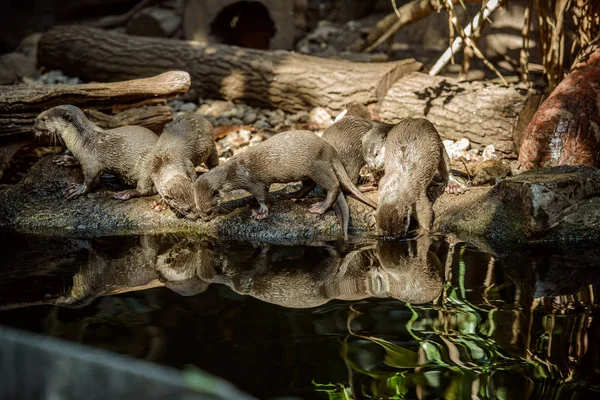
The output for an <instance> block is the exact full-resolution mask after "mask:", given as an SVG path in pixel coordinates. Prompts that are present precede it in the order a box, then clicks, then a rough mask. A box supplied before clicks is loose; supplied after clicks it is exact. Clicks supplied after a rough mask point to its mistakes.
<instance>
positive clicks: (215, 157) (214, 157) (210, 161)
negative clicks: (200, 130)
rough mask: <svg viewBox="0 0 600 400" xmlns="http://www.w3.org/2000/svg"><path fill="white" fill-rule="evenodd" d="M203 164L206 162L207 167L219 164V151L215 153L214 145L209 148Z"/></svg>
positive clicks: (211, 167) (210, 167)
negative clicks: (208, 153)
mask: <svg viewBox="0 0 600 400" xmlns="http://www.w3.org/2000/svg"><path fill="white" fill-rule="evenodd" d="M204 164H206V167H207V168H208V169H213V168H214V167H218V166H219V153H217V147H216V146H213V148H212V149H211V150H210V155H209V156H208V158H207V159H206V161H204Z"/></svg>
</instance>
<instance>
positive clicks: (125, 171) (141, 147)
mask: <svg viewBox="0 0 600 400" xmlns="http://www.w3.org/2000/svg"><path fill="white" fill-rule="evenodd" d="M35 129H36V131H37V134H38V135H41V134H47V135H51V136H52V137H54V138H60V139H61V140H62V142H63V143H64V144H65V145H66V147H67V148H68V149H69V150H70V151H71V152H72V153H73V156H74V157H75V158H76V159H77V160H78V161H79V163H80V164H81V167H82V169H83V176H84V182H83V184H81V185H78V186H73V187H71V188H69V189H67V191H66V196H65V197H66V198H67V199H74V198H77V197H79V196H81V195H83V194H85V193H88V192H89V191H90V190H91V189H92V188H93V187H94V186H95V185H96V184H97V183H98V179H99V178H100V175H101V174H103V173H109V174H113V175H116V176H118V177H120V178H121V179H122V180H123V181H124V182H125V183H127V184H129V185H137V188H136V189H135V190H129V191H124V192H121V193H116V194H115V197H117V198H123V197H119V196H120V194H123V193H127V194H130V193H136V195H137V196H149V195H152V194H155V193H156V191H155V188H154V185H153V184H152V181H151V180H150V178H149V177H146V176H145V174H144V171H147V170H148V168H149V167H148V163H149V160H150V157H149V154H150V153H151V150H152V147H153V146H154V145H155V144H156V141H157V139H158V137H157V136H156V135H155V134H154V133H153V132H152V131H151V130H149V129H146V128H144V127H141V126H124V127H120V128H116V129H107V130H104V129H101V128H99V127H98V126H96V125H95V124H94V123H92V122H91V121H89V120H88V119H87V118H86V116H85V114H84V113H83V111H81V109H79V108H77V107H75V106H72V105H64V106H57V107H52V108H50V109H49V110H46V111H44V112H42V113H41V114H40V115H39V116H38V117H37V118H36V121H35ZM129 197H133V196H128V197H127V198H129Z"/></svg>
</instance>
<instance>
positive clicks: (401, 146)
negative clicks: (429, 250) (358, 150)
mask: <svg viewBox="0 0 600 400" xmlns="http://www.w3.org/2000/svg"><path fill="white" fill-rule="evenodd" d="M436 171H439V173H440V176H441V177H442V179H443V181H444V183H445V184H446V185H447V186H448V187H450V188H451V191H452V192H455V193H458V192H461V191H462V190H464V187H463V186H462V184H460V183H459V182H458V181H456V179H454V178H453V177H452V179H451V172H450V160H449V158H448V154H447V153H446V150H445V148H444V144H443V143H442V139H441V138H440V135H439V134H438V132H437V130H436V129H435V127H434V126H433V124H432V123H431V122H429V121H428V120H426V119H424V118H407V119H404V120H402V121H400V122H399V123H398V124H397V125H396V126H395V127H394V128H393V129H392V130H391V131H390V132H389V134H388V136H387V139H386V140H385V174H384V176H383V177H382V178H381V180H380V181H379V199H380V202H379V206H378V208H377V213H376V217H375V220H376V224H377V229H378V231H379V233H381V234H383V235H398V234H399V235H406V234H407V233H408V227H409V224H410V219H411V217H416V220H417V222H418V223H419V225H420V227H421V230H423V231H428V230H429V229H431V224H432V222H433V210H432V206H431V203H430V201H429V199H428V197H427V187H428V186H429V183H430V182H431V181H432V179H433V177H434V174H435V172H436Z"/></svg>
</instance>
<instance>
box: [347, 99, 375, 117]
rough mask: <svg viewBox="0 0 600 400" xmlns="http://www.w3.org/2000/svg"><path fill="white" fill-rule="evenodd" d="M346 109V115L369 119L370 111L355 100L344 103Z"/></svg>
mask: <svg viewBox="0 0 600 400" xmlns="http://www.w3.org/2000/svg"><path fill="white" fill-rule="evenodd" d="M346 110H347V113H346V115H352V116H354V117H359V118H364V119H371V113H370V112H369V110H368V109H367V107H366V106H364V105H362V104H360V103H357V102H355V101H352V102H350V103H348V104H346Z"/></svg>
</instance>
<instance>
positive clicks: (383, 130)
mask: <svg viewBox="0 0 600 400" xmlns="http://www.w3.org/2000/svg"><path fill="white" fill-rule="evenodd" d="M393 126H394V125H391V124H385V123H382V122H375V121H371V115H370V114H369V110H367V108H366V107H365V106H364V105H362V104H359V103H355V102H352V103H349V104H348V105H347V106H346V113H345V115H344V116H343V117H342V118H341V119H339V120H338V121H337V122H335V123H333V124H332V125H331V126H329V127H328V128H327V129H325V131H324V132H323V135H322V136H321V138H322V139H323V140H325V141H326V142H327V143H329V144H330V145H331V146H332V147H333V148H334V149H335V150H336V151H337V153H338V154H339V156H340V159H341V161H342V163H343V164H344V167H345V168H346V172H347V173H348V176H349V177H350V180H351V181H352V183H354V184H355V185H356V184H357V183H358V179H359V177H360V169H361V168H362V167H363V166H364V165H365V164H366V162H365V158H364V156H363V153H364V151H363V146H364V144H363V137H365V136H366V135H369V136H370V137H372V138H373V140H375V138H377V137H379V136H381V137H384V136H385V135H387V132H388V131H389V130H390V129H392V128H393ZM315 186H316V184H315V183H314V182H312V181H307V182H306V183H304V185H303V186H302V189H300V190H299V191H297V192H296V193H294V197H303V196H306V195H307V194H308V193H310V191H311V190H313V189H314V188H315ZM363 189H364V190H372V189H371V188H368V189H366V188H360V190H361V191H363Z"/></svg>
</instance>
